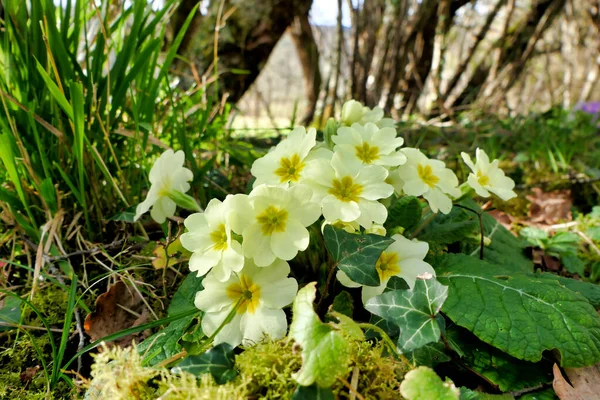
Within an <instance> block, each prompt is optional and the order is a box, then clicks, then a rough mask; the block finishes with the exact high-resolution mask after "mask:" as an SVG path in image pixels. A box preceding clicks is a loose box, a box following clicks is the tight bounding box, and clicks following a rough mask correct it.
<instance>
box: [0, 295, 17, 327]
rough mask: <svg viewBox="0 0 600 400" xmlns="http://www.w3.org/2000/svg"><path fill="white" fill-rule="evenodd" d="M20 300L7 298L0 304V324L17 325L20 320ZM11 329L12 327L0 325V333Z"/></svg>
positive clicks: (11, 297)
mask: <svg viewBox="0 0 600 400" xmlns="http://www.w3.org/2000/svg"><path fill="white" fill-rule="evenodd" d="M21 303H22V301H21V299H19V298H18V297H13V296H8V297H5V298H4V300H2V301H1V302H0V322H6V323H8V324H18V323H19V321H20V319H21ZM9 329H13V327H12V326H2V325H0V332H2V331H7V330H9Z"/></svg>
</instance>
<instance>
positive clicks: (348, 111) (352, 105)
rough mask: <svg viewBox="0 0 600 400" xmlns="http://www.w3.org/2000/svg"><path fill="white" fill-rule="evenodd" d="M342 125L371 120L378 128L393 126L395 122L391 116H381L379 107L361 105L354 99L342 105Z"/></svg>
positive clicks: (363, 122) (381, 111) (381, 112)
mask: <svg viewBox="0 0 600 400" xmlns="http://www.w3.org/2000/svg"><path fill="white" fill-rule="evenodd" d="M341 122H342V125H346V126H351V125H352V124H355V123H358V124H361V125H364V124H366V123H367V122H372V123H374V124H376V125H377V126H379V127H380V128H384V127H390V128H393V127H395V125H396V122H395V121H394V120H393V119H391V118H383V110H382V109H381V108H380V107H373V109H370V108H369V107H366V106H363V105H362V104H361V103H359V102H358V101H356V100H349V101H347V102H345V103H344V105H343V106H342V118H341Z"/></svg>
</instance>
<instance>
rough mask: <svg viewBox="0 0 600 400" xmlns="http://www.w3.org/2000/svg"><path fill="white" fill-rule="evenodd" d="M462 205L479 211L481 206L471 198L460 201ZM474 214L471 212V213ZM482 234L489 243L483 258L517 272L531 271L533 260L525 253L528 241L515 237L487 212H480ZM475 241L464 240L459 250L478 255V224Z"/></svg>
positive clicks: (479, 231)
mask: <svg viewBox="0 0 600 400" xmlns="http://www.w3.org/2000/svg"><path fill="white" fill-rule="evenodd" d="M460 204H462V205H464V206H467V207H470V208H472V209H474V210H477V211H480V210H481V208H480V207H479V206H478V205H477V203H475V201H473V200H472V199H467V200H463V201H461V203H460ZM471 214H472V215H474V214H473V213H471ZM482 221H483V232H484V236H485V237H486V238H487V239H489V240H490V244H489V245H488V246H485V247H484V249H483V259H484V260H486V261H488V262H491V263H494V264H501V265H505V266H506V267H507V268H510V269H514V270H515V271H519V272H533V261H532V260H531V259H530V258H529V257H527V255H526V254H525V248H526V247H528V243H527V241H526V240H525V239H523V238H517V237H515V236H514V235H513V234H512V233H510V232H509V231H508V230H507V229H506V228H505V227H504V226H502V224H501V223H499V222H498V221H497V220H496V219H495V218H494V217H492V216H491V215H490V214H488V213H483V214H482ZM474 233H475V237H477V238H478V240H477V241H476V242H473V241H464V242H462V243H461V252H463V253H466V254H470V255H472V256H477V257H478V256H479V251H480V245H481V244H480V240H479V238H480V237H481V236H480V235H481V230H480V228H479V226H478V227H477V228H476V229H475V231H474Z"/></svg>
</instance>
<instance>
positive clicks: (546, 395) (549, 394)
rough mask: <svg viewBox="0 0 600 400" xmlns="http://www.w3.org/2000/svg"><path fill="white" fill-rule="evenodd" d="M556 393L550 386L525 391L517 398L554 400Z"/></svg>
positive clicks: (522, 399) (524, 399)
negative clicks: (534, 390)
mask: <svg viewBox="0 0 600 400" xmlns="http://www.w3.org/2000/svg"><path fill="white" fill-rule="evenodd" d="M556 399H557V397H556V393H554V390H553V389H552V388H549V389H545V390H540V391H537V392H532V393H526V394H524V395H523V396H521V397H519V400H556Z"/></svg>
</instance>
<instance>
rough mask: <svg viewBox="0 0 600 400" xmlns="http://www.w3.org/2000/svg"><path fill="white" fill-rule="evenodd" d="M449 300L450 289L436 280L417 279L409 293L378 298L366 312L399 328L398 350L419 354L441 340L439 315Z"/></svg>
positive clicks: (404, 292)
mask: <svg viewBox="0 0 600 400" xmlns="http://www.w3.org/2000/svg"><path fill="white" fill-rule="evenodd" d="M447 296H448V288H447V287H446V286H444V285H442V284H440V283H439V282H438V281H437V280H435V279H434V278H431V279H417V281H416V282H415V287H414V288H412V289H410V290H394V291H392V292H386V293H383V294H381V295H379V296H375V297H373V298H372V299H369V301H367V304H366V305H365V308H366V309H367V310H368V311H370V312H372V313H373V314H375V315H378V316H380V317H381V318H384V319H386V320H388V321H390V322H392V323H394V324H396V325H398V326H399V327H400V337H399V338H398V347H399V348H400V349H402V350H403V351H412V350H416V349H418V348H419V347H422V346H424V345H426V344H427V343H431V342H437V341H438V340H439V338H440V333H441V330H440V325H439V323H438V322H437V320H436V315H437V313H438V312H439V311H440V308H442V304H444V300H446V297H447Z"/></svg>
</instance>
